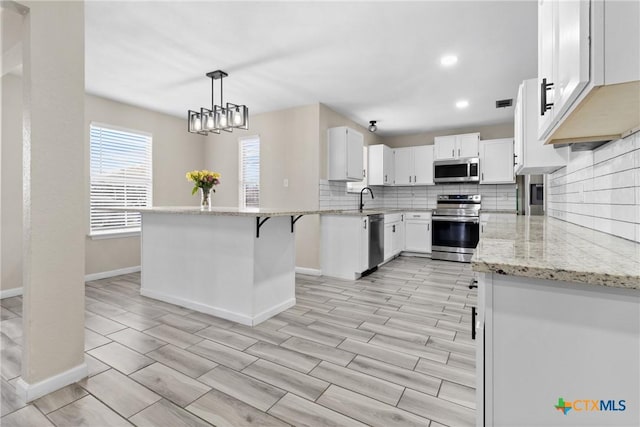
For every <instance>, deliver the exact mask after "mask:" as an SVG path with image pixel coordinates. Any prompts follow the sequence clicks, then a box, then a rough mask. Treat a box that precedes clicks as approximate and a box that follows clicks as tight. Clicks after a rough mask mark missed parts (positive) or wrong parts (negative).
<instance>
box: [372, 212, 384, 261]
mask: <svg viewBox="0 0 640 427" xmlns="http://www.w3.org/2000/svg"><path fill="white" fill-rule="evenodd" d="M383 260H384V215H383V214H375V215H369V270H371V269H372V268H376V267H377V266H378V265H379V264H381V263H382V261H383Z"/></svg>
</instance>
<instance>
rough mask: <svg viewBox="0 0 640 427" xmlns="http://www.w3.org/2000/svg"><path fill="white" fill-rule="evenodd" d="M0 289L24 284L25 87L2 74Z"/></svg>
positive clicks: (9, 75)
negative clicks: (23, 92) (23, 127)
mask: <svg viewBox="0 0 640 427" xmlns="http://www.w3.org/2000/svg"><path fill="white" fill-rule="evenodd" d="M0 151H1V156H0V159H1V162H2V167H1V169H0V170H1V178H0V185H1V188H0V197H1V198H2V202H1V203H2V204H1V205H0V206H1V211H0V212H1V215H0V218H1V223H0V229H1V230H2V235H1V238H0V246H1V249H0V251H1V253H2V257H1V258H0V268H1V270H0V271H1V273H0V274H1V275H0V291H6V290H7V289H15V288H21V287H22V87H21V79H20V78H19V77H16V76H14V75H12V74H7V75H5V76H3V77H2V145H1V146H0Z"/></svg>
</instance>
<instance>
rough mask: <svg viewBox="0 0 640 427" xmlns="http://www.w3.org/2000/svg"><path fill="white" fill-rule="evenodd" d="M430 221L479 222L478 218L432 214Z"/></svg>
mask: <svg viewBox="0 0 640 427" xmlns="http://www.w3.org/2000/svg"><path fill="white" fill-rule="evenodd" d="M431 220H432V221H438V222H470V223H473V224H480V218H475V217H464V216H433V217H431Z"/></svg>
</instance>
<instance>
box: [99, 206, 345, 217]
mask: <svg viewBox="0 0 640 427" xmlns="http://www.w3.org/2000/svg"><path fill="white" fill-rule="evenodd" d="M109 210H113V211H120V212H122V211H125V212H141V213H163V214H184V215H214V216H249V217H258V216H259V217H266V216H269V217H273V216H292V215H294V216H295V215H316V214H321V213H339V212H341V211H340V210H327V209H270V208H259V209H258V208H248V209H240V208H234V207H212V208H211V209H200V207H198V206H154V207H150V208H113V209H109Z"/></svg>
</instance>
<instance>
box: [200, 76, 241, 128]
mask: <svg viewBox="0 0 640 427" xmlns="http://www.w3.org/2000/svg"><path fill="white" fill-rule="evenodd" d="M227 76H228V74H227V73H225V72H224V71H222V70H216V71H211V72H210V73H207V77H209V78H210V79H211V109H208V108H201V109H200V111H199V112H198V111H194V110H189V111H188V112H187V125H188V126H187V130H188V131H189V132H190V133H198V134H200V135H208V134H209V133H216V134H219V133H220V131H226V132H233V129H234V128H235V129H245V130H247V129H249V109H248V108H247V106H246V105H238V104H233V103H231V102H227V103H226V105H225V104H224V100H223V86H222V79H223V78H224V77H227ZM215 80H220V104H216V103H215V97H214V82H215Z"/></svg>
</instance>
